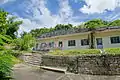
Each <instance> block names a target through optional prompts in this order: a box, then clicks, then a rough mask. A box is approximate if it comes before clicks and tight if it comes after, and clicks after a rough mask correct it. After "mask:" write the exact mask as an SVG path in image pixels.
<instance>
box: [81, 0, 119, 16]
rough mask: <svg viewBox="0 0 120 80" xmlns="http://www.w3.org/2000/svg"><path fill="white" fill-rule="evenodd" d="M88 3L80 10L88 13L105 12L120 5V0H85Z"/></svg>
mask: <svg viewBox="0 0 120 80" xmlns="http://www.w3.org/2000/svg"><path fill="white" fill-rule="evenodd" d="M85 2H86V5H84V6H83V7H82V8H80V11H81V12H83V13H87V14H93V13H103V12H105V11H106V10H110V11H113V10H114V9H115V8H116V7H119V6H120V4H119V3H120V0H85Z"/></svg>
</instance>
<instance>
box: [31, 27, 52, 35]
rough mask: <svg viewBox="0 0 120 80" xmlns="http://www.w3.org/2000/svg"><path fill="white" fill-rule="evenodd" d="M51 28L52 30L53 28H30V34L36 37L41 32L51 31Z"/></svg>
mask: <svg viewBox="0 0 120 80" xmlns="http://www.w3.org/2000/svg"><path fill="white" fill-rule="evenodd" d="M53 30H54V29H53V28H40V29H34V30H31V31H30V33H31V34H32V36H33V37H38V36H40V35H42V34H45V33H48V32H52V31H53Z"/></svg>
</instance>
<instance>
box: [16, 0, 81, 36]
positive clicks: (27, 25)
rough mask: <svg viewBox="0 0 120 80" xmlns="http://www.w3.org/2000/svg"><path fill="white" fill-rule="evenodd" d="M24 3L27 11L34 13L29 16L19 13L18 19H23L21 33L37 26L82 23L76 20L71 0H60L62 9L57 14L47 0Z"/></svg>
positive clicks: (31, 0) (27, 0)
mask: <svg viewBox="0 0 120 80" xmlns="http://www.w3.org/2000/svg"><path fill="white" fill-rule="evenodd" d="M22 5H23V6H24V7H26V8H27V9H26V10H25V11H26V12H27V13H28V14H29V13H30V14H31V12H32V14H31V15H29V17H27V18H21V17H19V15H18V17H19V18H18V20H22V21H23V24H22V25H21V26H20V29H19V34H20V33H21V32H22V31H27V32H29V31H30V30H31V29H35V28H42V27H54V26H55V25H56V24H68V23H72V24H74V25H76V24H79V23H80V22H76V21H74V17H73V11H72V9H71V7H70V5H69V0H59V6H60V9H59V10H58V14H56V15H55V14H54V15H53V14H51V12H50V10H49V9H48V8H47V7H46V0H26V1H24V2H23V3H22ZM15 14H16V13H15ZM27 16H28V15H27Z"/></svg>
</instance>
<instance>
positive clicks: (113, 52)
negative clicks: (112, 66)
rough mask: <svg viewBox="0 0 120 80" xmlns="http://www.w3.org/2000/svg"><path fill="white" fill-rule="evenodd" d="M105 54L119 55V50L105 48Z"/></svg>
mask: <svg viewBox="0 0 120 80" xmlns="http://www.w3.org/2000/svg"><path fill="white" fill-rule="evenodd" d="M105 52H106V53H107V54H120V48H106V49H105Z"/></svg>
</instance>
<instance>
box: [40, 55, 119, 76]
mask: <svg viewBox="0 0 120 80" xmlns="http://www.w3.org/2000/svg"><path fill="white" fill-rule="evenodd" d="M41 65H44V66H51V67H64V68H67V71H69V72H73V73H80V74H91V75H120V54H119V55H108V54H106V55H81V56H51V55H44V56H42V64H41Z"/></svg>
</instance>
